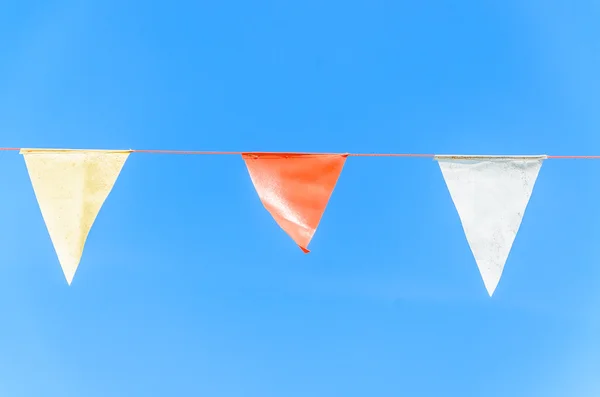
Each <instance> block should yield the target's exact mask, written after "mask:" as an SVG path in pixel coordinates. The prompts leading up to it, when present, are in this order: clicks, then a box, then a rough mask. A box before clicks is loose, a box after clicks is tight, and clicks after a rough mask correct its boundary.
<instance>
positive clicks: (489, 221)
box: [435, 156, 547, 296]
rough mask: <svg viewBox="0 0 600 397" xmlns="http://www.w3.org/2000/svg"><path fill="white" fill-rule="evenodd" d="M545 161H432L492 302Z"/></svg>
mask: <svg viewBox="0 0 600 397" xmlns="http://www.w3.org/2000/svg"><path fill="white" fill-rule="evenodd" d="M546 158H547V156H435V159H436V160H437V161H438V162H439V165H440V168H441V170H442V174H443V175H444V180H445V181H446V185H447V186H448V190H449V191H450V196H452V201H454V205H455V206H456V210H457V211H458V216H459V217H460V221H461V223H462V226H463V229H464V231H465V235H466V237H467V241H468V242H469V246H470V247H471V251H472V252H473V256H474V257H475V261H476V262H477V266H478V267H479V272H480V273H481V277H482V278H483V282H484V284H485V288H486V289H487V291H488V294H489V295H490V296H492V294H493V293H494V290H495V289H496V287H497V285H498V282H499V281H500V277H501V276H502V271H503V270H504V264H505V263H506V260H507V258H508V254H509V252H510V249H511V247H512V244H513V241H514V239H515V236H516V235H517V232H518V230H519V226H520V225H521V220H522V219H523V214H524V213H525V208H526V207H527V203H528V202H529V197H530V196H531V193H532V191H533V186H534V184H535V181H536V179H537V176H538V173H539V171H540V168H541V166H542V161H543V160H545V159H546Z"/></svg>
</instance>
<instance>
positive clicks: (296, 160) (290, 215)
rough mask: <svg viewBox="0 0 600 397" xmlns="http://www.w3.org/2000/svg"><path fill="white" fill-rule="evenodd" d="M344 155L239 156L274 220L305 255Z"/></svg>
mask: <svg viewBox="0 0 600 397" xmlns="http://www.w3.org/2000/svg"><path fill="white" fill-rule="evenodd" d="M346 157H348V155H347V154H299V153H243V154H242V158H243V159H244V161H245V162H246V167H248V172H249V173H250V178H251V179H252V183H253V184H254V188H255V189H256V192H257V193H258V196H259V197H260V200H261V201H262V203H263V205H264V206H265V208H266V209H267V211H269V212H270V213H271V215H272V216H273V218H274V219H275V221H276V222H277V224H278V225H279V226H281V228H282V229H283V230H284V231H285V232H286V233H287V234H289V236H290V237H291V238H292V239H293V240H294V242H296V244H298V246H300V248H301V249H302V251H304V252H305V253H308V252H309V250H308V248H307V247H308V243H310V240H311V239H312V237H313V235H314V234H315V230H316V229H317V226H319V222H320V221H321V217H322V216H323V213H324V212H325V207H327V203H328V202H329V198H330V197H331V193H332V192H333V189H334V188H335V184H336V183H337V180H338V178H339V177H340V174H341V173H342V168H344V163H345V162H346Z"/></svg>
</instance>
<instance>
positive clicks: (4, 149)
mask: <svg viewBox="0 0 600 397" xmlns="http://www.w3.org/2000/svg"><path fill="white" fill-rule="evenodd" d="M16 150H21V149H20V148H14V147H0V151H5V152H7V151H16ZM132 152H134V153H151V154H187V155H241V154H243V153H252V152H223V151H195V150H143V149H142V150H132ZM260 153H266V154H281V153H284V152H260ZM285 153H290V152H285ZM295 154H347V155H348V156H352V157H429V158H432V157H434V156H435V155H434V154H422V153H317V152H306V153H295ZM548 158H549V159H586V160H600V156H548Z"/></svg>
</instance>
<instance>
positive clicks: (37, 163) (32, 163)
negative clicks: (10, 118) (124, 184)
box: [21, 149, 130, 285]
mask: <svg viewBox="0 0 600 397" xmlns="http://www.w3.org/2000/svg"><path fill="white" fill-rule="evenodd" d="M129 153H130V151H108V150H107V151H101V150H54V149H21V154H22V155H23V157H24V159H25V164H26V166H27V171H28V173H29V178H30V179H31V184H32V185H33V190H34V192H35V196H36V198H37V201H38V204H39V206H40V210H41V212H42V217H43V218H44V222H45V223H46V227H47V229H48V233H49V234H50V239H51V240H52V244H53V245H54V249H55V251H56V254H57V256H58V260H59V262H60V265H61V267H62V269H63V273H64V275H65V278H66V279H67V283H68V284H69V285H70V284H71V282H72V281H73V277H74V276H75V272H76V271H77V267H78V266H79V262H80V260H81V255H82V253H83V247H84V245H85V242H86V239H87V236H88V234H89V232H90V229H91V228H92V225H93V224H94V220H95V219H96V216H97V215H98V212H99V211H100V208H102V204H104V201H105V200H106V198H107V197H108V195H109V193H110V191H111V190H112V188H113V185H114V184H115V182H116V180H117V178H118V177H119V174H120V172H121V169H122V168H123V165H125V161H127V158H128V156H129Z"/></svg>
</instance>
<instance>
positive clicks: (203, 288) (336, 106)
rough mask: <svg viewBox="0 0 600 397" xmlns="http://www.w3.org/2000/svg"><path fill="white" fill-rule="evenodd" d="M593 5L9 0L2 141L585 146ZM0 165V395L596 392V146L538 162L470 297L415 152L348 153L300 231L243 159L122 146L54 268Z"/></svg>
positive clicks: (461, 245) (5, 157)
mask: <svg viewBox="0 0 600 397" xmlns="http://www.w3.org/2000/svg"><path fill="white" fill-rule="evenodd" d="M125 3H127V4H125ZM568 3H569V4H570V5H568ZM598 20H600V6H598V4H597V2H593V1H591V0H590V1H572V2H566V1H553V0H544V1H542V0H531V1H530V0H504V1H489V0H484V1H481V0H466V1H460V2H447V1H441V0H430V1H424V2H415V1H380V0H368V1H367V0H361V1H317V0H306V1H296V2H289V1H288V2H284V1H263V0H259V1H239V0H237V1H236V0H231V1H227V0H225V1H212V2H208V1H203V2H192V1H189V2H186V1H181V2H178V4H177V5H176V4H175V3H173V4H171V3H169V4H167V2H162V3H161V2H147V1H129V2H124V1H116V0H103V1H33V0H22V1H8V2H3V3H2V4H1V5H0V131H2V132H1V135H0V136H1V138H2V139H1V146H15V147H58V148H60V147H67V148H103V149H128V148H134V149H188V150H248V151H253V150H258V151H259V150H273V151H279V150H284V151H328V152H345V151H349V152H372V151H373V152H417V153H419V152H420V153H442V154H444V153H446V154H454V153H458V154H542V153H547V154H555V155H557V154H600V145H599V144H600V138H599V137H598V130H599V128H600V116H599V113H598V103H599V100H600V79H599V78H598V70H600V58H598V53H600V45H599V44H598V43H599V41H598V37H599V33H600V29H599V28H598V26H599V25H598V23H597V22H598ZM0 167H1V169H2V172H1V173H0V178H1V183H2V186H3V188H2V192H3V193H2V196H1V198H0V204H1V205H2V207H1V208H2V210H1V211H0V241H1V247H2V249H1V250H0V263H1V266H0V312H1V313H2V323H1V324H2V325H1V327H0V395H2V396H7V397H39V396H44V397H53V396H60V397H70V396H75V397H80V396H86V397H105V396H127V397H130V396H145V397H146V396H167V395H174V396H179V395H181V396H192V395H194V396H196V395H197V396H210V397H232V396H244V397H251V396H257V397H282V396H285V397H295V396H298V397H306V396H311V397H321V396H323V397H332V396H342V397H354V396H357V397H364V396H377V397H380V396H381V397H387V396H389V397H397V396H436V397H437V396H465V397H468V396H476V397H479V396H486V397H496V396H497V397H504V396H511V397H519V396H527V397H530V396H543V397H555V396H556V397H559V396H561V397H562V396H574V397H580V396H581V397H588V396H589V397H596V396H598V395H600V378H598V376H597V374H598V373H599V372H600V358H599V357H600V337H599V336H598V335H600V319H599V314H598V306H599V304H600V292H599V291H600V288H599V287H600V268H599V267H598V262H599V257H600V245H599V244H598V242H599V241H600V230H599V229H598V227H597V226H596V225H597V221H598V217H599V216H600V210H598V203H599V202H600V189H598V184H599V180H600V162H594V161H573V160H548V161H547V162H546V163H545V164H544V165H543V167H542V170H541V173H540V177H539V179H538V181H537V184H536V188H535V190H534V193H533V197H532V199H531V201H530V203H529V207H528V211H527V213H526V214H525V218H524V220H523V224H522V226H521V230H520V233H519V234H518V236H517V239H516V242H515V244H514V246H513V250H512V252H511V255H510V257H509V259H508V262H507V265H506V268H505V272H504V277H503V279H502V280H501V282H500V284H499V287H498V289H497V291H496V293H495V295H494V297H493V298H492V299H490V298H489V297H488V295H487V293H486V291H485V288H484V286H483V282H482V280H481V278H480V276H479V272H478V270H477V267H476V265H475V261H474V259H473V257H472V255H471V252H470V250H469V247H468V245H467V242H466V240H465V237H464V234H463V232H462V229H461V225H460V222H459V219H458V215H457V213H456V211H455V209H454V206H453V203H452V201H451V199H450V195H449V193H448V191H447V189H446V187H445V185H444V181H443V179H442V176H441V172H440V170H439V168H438V166H437V164H436V163H435V162H434V161H432V160H431V159H390V158H362V159H361V158H350V159H349V160H348V161H347V163H346V167H345V169H344V172H343V174H342V176H341V178H340V181H339V183H338V185H337V188H336V190H335V192H334V194H333V197H332V199H331V201H330V203H329V207H328V209H327V211H326V213H325V216H324V218H323V220H322V222H321V226H320V228H319V229H318V231H317V233H316V235H315V238H314V239H313V242H312V244H311V249H312V253H310V254H308V255H303V254H302V253H301V251H300V250H299V249H298V247H296V246H295V245H294V244H293V242H292V241H291V240H290V239H289V237H288V236H287V235H285V234H284V233H283V232H282V231H281V230H280V229H279V228H278V227H277V225H276V224H275V222H274V221H273V220H272V219H271V218H270V216H269V215H268V213H267V212H266V211H265V210H264V209H263V207H262V206H261V203H260V201H259V199H258V197H257V195H256V193H255V192H254V189H253V187H252V184H251V182H250V179H249V177H248V174H247V171H246V169H245V167H244V164H243V161H242V160H241V158H239V157H235V156H233V157H228V156H222V157H215V156H206V157H200V156H195V157H194V156H188V157H186V156H163V155H143V154H134V155H132V156H130V158H129V161H128V162H127V164H126V165H125V167H124V169H123V172H122V174H121V176H120V178H119V180H118V181H117V184H116V186H115V188H114V190H113V192H112V194H111V196H110V197H109V198H108V200H107V202H106V204H105V206H104V207H103V209H102V211H101V213H100V215H99V217H98V219H97V221H96V224H95V226H94V228H93V229H92V231H91V233H90V236H89V239H88V243H87V246H86V250H85V252H84V255H83V259H82V262H81V265H80V267H79V271H78V273H77V274H76V276H75V279H74V282H73V285H72V286H71V287H68V286H67V283H66V281H65V279H64V276H63V274H62V271H61V269H60V266H59V264H58V261H57V259H56V255H55V253H54V249H53V247H52V245H51V242H50V239H49V236H48V234H47V231H46V228H45V226H44V223H43V220H42V217H41V214H40V211H39V208H38V205H37V202H36V200H35V197H34V194H33V190H32V188H31V184H30V182H29V179H28V176H27V171H26V168H25V164H24V161H23V159H22V156H20V155H18V154H17V153H14V152H11V153H4V154H0Z"/></svg>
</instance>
